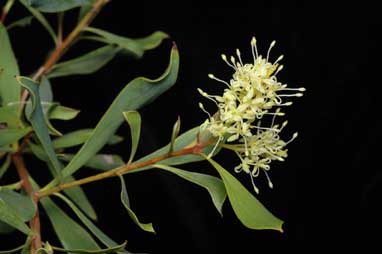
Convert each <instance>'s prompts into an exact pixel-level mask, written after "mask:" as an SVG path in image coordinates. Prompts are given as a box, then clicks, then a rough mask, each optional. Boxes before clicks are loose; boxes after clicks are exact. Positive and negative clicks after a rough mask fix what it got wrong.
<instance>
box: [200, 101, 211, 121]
mask: <svg viewBox="0 0 382 254" xmlns="http://www.w3.org/2000/svg"><path fill="white" fill-rule="evenodd" d="M199 108H200V109H201V110H203V111H204V113H206V114H207V115H208V117H209V118H210V119H211V118H212V116H211V114H210V113H209V112H208V111H207V110H206V109H205V108H204V106H203V104H202V103H201V102H199Z"/></svg>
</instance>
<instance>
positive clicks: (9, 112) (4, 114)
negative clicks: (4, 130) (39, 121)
mask: <svg viewBox="0 0 382 254" xmlns="http://www.w3.org/2000/svg"><path fill="white" fill-rule="evenodd" d="M18 107H19V105H18V104H13V105H9V106H4V107H0V123H6V124H7V126H9V127H12V128H15V127H17V126H20V118H19V115H18V113H17V110H18Z"/></svg>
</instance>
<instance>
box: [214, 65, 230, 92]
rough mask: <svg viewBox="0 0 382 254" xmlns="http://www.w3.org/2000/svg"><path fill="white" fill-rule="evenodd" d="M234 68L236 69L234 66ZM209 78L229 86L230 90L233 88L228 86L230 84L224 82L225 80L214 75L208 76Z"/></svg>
mask: <svg viewBox="0 0 382 254" xmlns="http://www.w3.org/2000/svg"><path fill="white" fill-rule="evenodd" d="M232 68H234V67H233V66H232ZM208 77H209V78H210V79H214V80H216V81H219V82H221V83H223V84H225V85H227V86H228V87H229V88H230V87H231V86H230V85H229V84H228V82H226V81H224V80H222V79H219V78H217V77H215V76H214V75H213V74H208Z"/></svg>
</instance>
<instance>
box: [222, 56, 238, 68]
mask: <svg viewBox="0 0 382 254" xmlns="http://www.w3.org/2000/svg"><path fill="white" fill-rule="evenodd" d="M221 57H222V59H223V61H224V62H226V64H227V65H228V66H229V67H232V68H233V69H234V70H236V68H235V66H233V65H232V64H231V63H230V62H228V60H227V56H226V55H224V54H222V55H221Z"/></svg>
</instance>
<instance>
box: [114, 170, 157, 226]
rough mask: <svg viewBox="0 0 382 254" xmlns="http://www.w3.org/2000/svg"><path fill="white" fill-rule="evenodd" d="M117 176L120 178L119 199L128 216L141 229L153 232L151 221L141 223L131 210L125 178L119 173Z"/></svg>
mask: <svg viewBox="0 0 382 254" xmlns="http://www.w3.org/2000/svg"><path fill="white" fill-rule="evenodd" d="M119 178H120V179H121V201H122V204H123V205H124V206H125V208H126V210H127V212H128V214H129V216H130V218H131V219H132V220H133V221H134V223H135V224H137V225H138V226H139V227H140V228H141V229H142V230H144V231H147V232H151V233H155V231H154V228H153V224H152V223H147V224H144V223H141V222H140V221H139V219H138V217H137V216H136V215H135V213H134V212H133V210H131V208H130V202H129V196H128V194H127V190H126V184H125V180H124V179H123V176H121V175H120V176H119Z"/></svg>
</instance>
